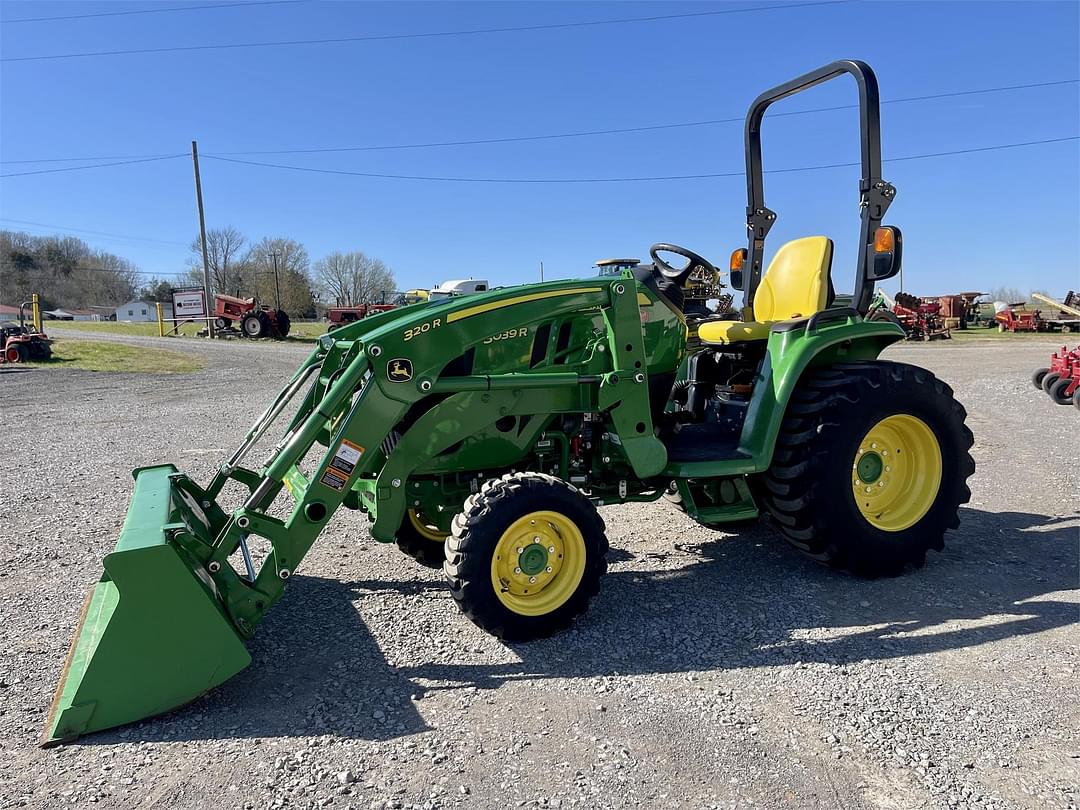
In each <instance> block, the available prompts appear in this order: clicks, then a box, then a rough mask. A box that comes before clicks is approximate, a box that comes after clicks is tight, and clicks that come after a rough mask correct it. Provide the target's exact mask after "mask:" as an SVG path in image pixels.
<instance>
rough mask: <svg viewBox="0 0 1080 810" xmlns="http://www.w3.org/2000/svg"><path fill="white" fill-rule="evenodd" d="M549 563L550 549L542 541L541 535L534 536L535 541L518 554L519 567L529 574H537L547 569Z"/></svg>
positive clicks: (522, 571)
mask: <svg viewBox="0 0 1080 810" xmlns="http://www.w3.org/2000/svg"><path fill="white" fill-rule="evenodd" d="M547 565H548V550H547V549H546V548H545V547H544V544H543V543H541V542H540V538H539V537H536V538H534V539H533V542H532V543H530V544H529V545H527V546H526V547H525V550H524V551H522V552H521V553H520V554H519V555H518V568H520V569H521V573H523V574H527V575H528V576H531V577H532V576H536V575H537V574H539V573H540V572H541V571H543V570H544V569H546V568H547Z"/></svg>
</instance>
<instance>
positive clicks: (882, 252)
mask: <svg viewBox="0 0 1080 810" xmlns="http://www.w3.org/2000/svg"><path fill="white" fill-rule="evenodd" d="M871 250H872V254H871V261H870V263H869V264H870V269H869V275H870V278H871V280H873V281H884V280H885V279H887V278H892V277H893V276H895V275H896V274H897V273H899V272H900V259H901V255H902V253H903V239H902V237H901V235H900V229H899V228H897V227H896V226H895V225H883V226H881V227H880V228H878V229H877V230H876V231H874V244H873V246H872V248H871Z"/></svg>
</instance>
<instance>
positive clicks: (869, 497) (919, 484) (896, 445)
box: [851, 414, 941, 532]
mask: <svg viewBox="0 0 1080 810" xmlns="http://www.w3.org/2000/svg"><path fill="white" fill-rule="evenodd" d="M940 488H941V446H940V445H939V444H938V440H937V437H936V436H934V431H932V430H931V429H930V427H929V426H928V425H927V424H926V423H925V422H924V421H922V420H921V419H919V418H918V417H915V416H911V415H909V414H895V415H893V416H887V417H885V418H884V419H882V420H881V421H880V422H878V423H877V424H876V425H874V426H873V427H872V428H870V430H869V431H868V432H867V434H866V435H865V436H863V438H862V441H860V442H859V449H858V450H857V451H856V453H855V459H854V461H853V462H852V465H851V490H852V494H853V495H854V496H855V504H856V506H858V507H859V512H861V513H862V516H863V517H864V518H866V520H867V521H868V522H869V523H870V525H872V526H874V527H875V528H878V529H881V530H882V531H886V532H899V531H903V530H904V529H907V528H909V527H910V526H914V525H915V524H916V523H918V522H919V520H921V519H922V517H923V515H925V514H926V513H927V512H929V511H930V507H931V506H933V505H934V500H935V499H936V498H937V494H938V490H939V489H940Z"/></svg>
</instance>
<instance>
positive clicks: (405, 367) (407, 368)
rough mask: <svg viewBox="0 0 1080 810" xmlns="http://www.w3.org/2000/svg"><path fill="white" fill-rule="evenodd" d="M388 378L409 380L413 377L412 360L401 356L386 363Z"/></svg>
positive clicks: (391, 380)
mask: <svg viewBox="0 0 1080 810" xmlns="http://www.w3.org/2000/svg"><path fill="white" fill-rule="evenodd" d="M386 379H388V380H390V382H408V381H409V380H411V379H412V360H409V359H408V358H405V357H399V358H397V359H396V360H391V361H390V362H388V363H387V364H386Z"/></svg>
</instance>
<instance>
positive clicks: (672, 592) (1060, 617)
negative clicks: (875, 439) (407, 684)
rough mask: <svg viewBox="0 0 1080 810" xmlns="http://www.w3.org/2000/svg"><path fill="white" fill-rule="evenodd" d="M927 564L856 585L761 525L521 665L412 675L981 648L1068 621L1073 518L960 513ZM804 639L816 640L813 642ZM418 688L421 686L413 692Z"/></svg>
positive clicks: (470, 682) (667, 574)
mask: <svg viewBox="0 0 1080 810" xmlns="http://www.w3.org/2000/svg"><path fill="white" fill-rule="evenodd" d="M961 527H962V528H961V529H960V530H957V531H954V532H950V533H949V535H948V536H947V538H946V550H945V552H944V553H942V554H935V553H931V554H930V555H929V559H928V561H927V565H926V566H925V567H924V568H922V569H920V570H918V571H914V572H910V571H909V572H908V573H907V575H905V576H902V577H898V578H895V579H882V580H864V579H858V578H855V577H852V576H849V575H847V574H843V573H840V572H837V571H833V570H830V569H828V568H825V567H824V566H820V565H818V564H816V563H813V562H811V561H809V560H806V559H804V558H803V557H801V556H799V555H798V554H797V553H796V552H794V551H793V550H790V549H789V548H788V547H787V546H786V545H785V544H784V543H783V542H782V541H780V540H779V539H778V537H777V536H776V535H775V534H774V533H773V532H772V531H771V529H769V528H768V527H767V526H752V527H749V528H747V529H744V530H743V531H742V532H741V533H740V534H739V535H738V536H737V537H734V538H728V539H723V540H720V541H718V542H716V543H708V544H704V545H700V546H683V548H685V549H687V550H691V551H693V552H696V553H697V554H698V555H700V562H697V563H695V564H692V565H689V566H687V567H685V568H681V569H677V570H665V571H634V570H616V571H613V572H612V573H609V574H608V576H607V577H606V578H605V581H604V584H603V586H602V588H601V592H600V595H599V596H598V597H597V598H596V599H595V600H594V602H593V604H592V607H591V609H590V611H589V614H588V615H587V616H586V617H584V619H583V620H582V621H580V622H579V624H578V626H577V627H576V628H575V629H573V630H571V631H570V632H568V633H565V634H562V635H560V636H557V637H555V638H552V639H548V640H545V641H540V642H533V643H530V644H520V645H513V649H514V652H515V653H516V654H517V655H519V656H520V658H521V662H520V663H513V664H499V665H491V666H484V665H440V664H430V665H423V666H417V667H412V668H409V669H407V670H405V673H406V674H407V675H408V676H409V677H412V678H420V679H424V680H425V681H427V680H434V681H447V682H450V683H449V685H443V686H440V687H436V688H456V687H458V686H476V687H479V688H482V689H492V688H497V687H498V686H499V685H500V684H501V683H503V682H504V681H512V680H530V679H535V678H552V677H554V678H576V677H594V676H598V675H608V674H612V673H616V672H617V673H619V674H622V675H627V674H652V673H674V672H687V671H703V670H717V669H732V668H739V667H769V666H782V665H791V664H795V663H799V662H803V663H828V664H845V663H849V662H856V661H865V660H887V659H891V658H898V657H901V656H913V655H922V654H927V653H935V652H941V651H947V650H955V649H962V648H966V647H975V646H978V645H981V644H987V643H989V642H993V641H998V640H1001V639H1008V638H1013V637H1017V636H1024V635H1028V634H1031V633H1039V632H1042V631H1045V630H1051V629H1053V628H1057V627H1063V626H1068V625H1070V624H1073V623H1074V622H1076V620H1077V617H1078V609H1077V605H1076V603H1075V602H1066V601H1061V600H1060V599H1058V598H1055V596H1054V595H1055V593H1057V592H1061V591H1068V590H1073V589H1076V588H1077V587H1078V584H1080V583H1078V579H1080V572H1078V560H1077V553H1076V550H1077V541H1078V538H1080V524H1078V522H1077V519H1076V517H1072V518H1048V517H1046V516H1044V515H1032V514H1025V513H1019V512H984V511H981V510H978V509H964V510H962V523H961ZM811 634H812V636H813V637H811ZM418 688H420V687H418Z"/></svg>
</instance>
